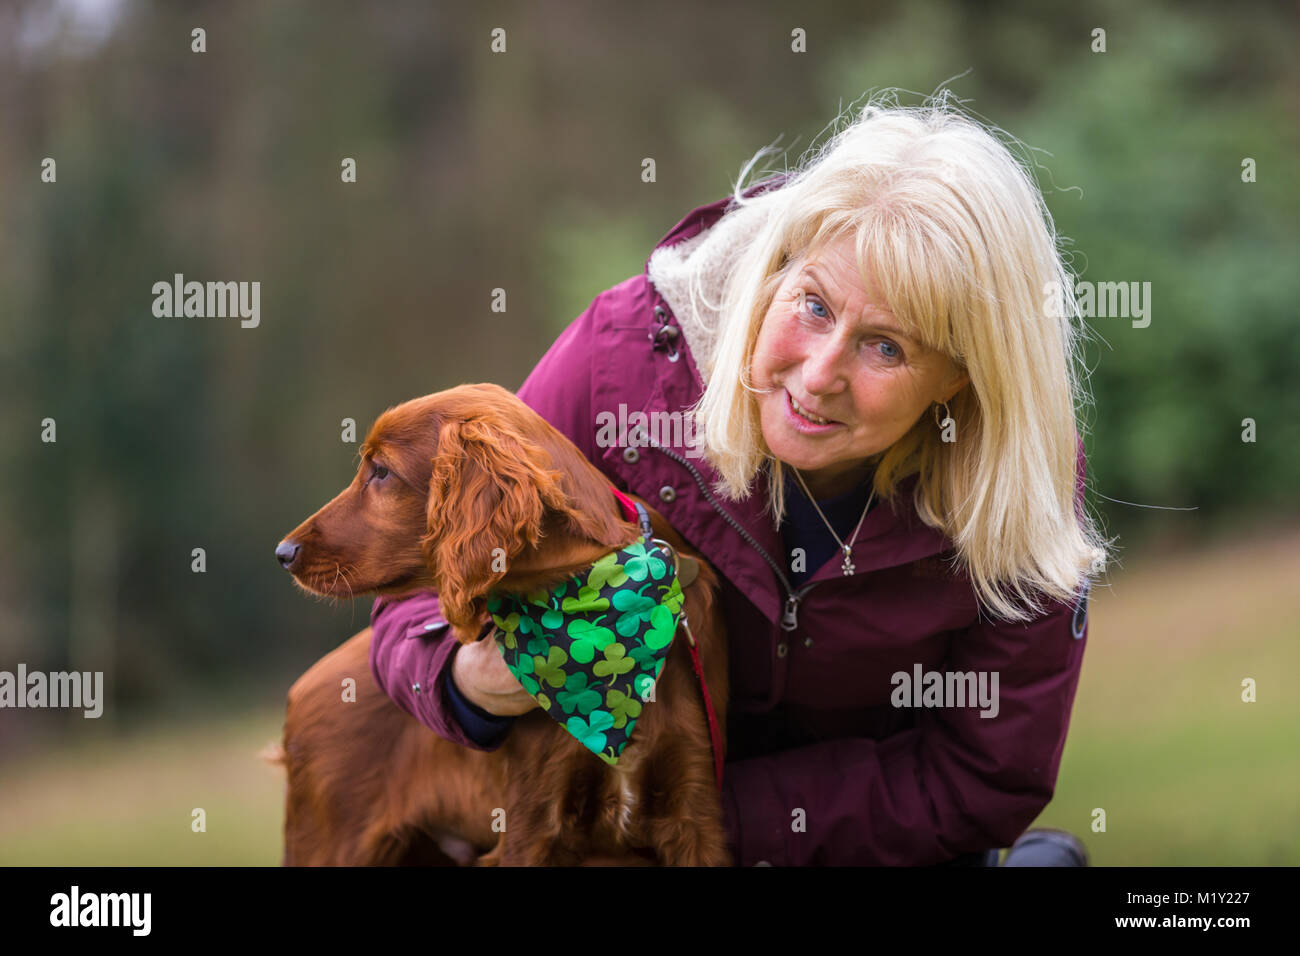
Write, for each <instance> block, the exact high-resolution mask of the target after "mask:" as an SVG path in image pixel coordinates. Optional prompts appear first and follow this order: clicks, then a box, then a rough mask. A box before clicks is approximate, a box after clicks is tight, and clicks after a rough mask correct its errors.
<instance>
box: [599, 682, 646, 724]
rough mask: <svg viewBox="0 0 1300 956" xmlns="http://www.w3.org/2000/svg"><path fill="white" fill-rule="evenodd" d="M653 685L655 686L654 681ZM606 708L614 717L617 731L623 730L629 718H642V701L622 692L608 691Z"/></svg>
mask: <svg viewBox="0 0 1300 956" xmlns="http://www.w3.org/2000/svg"><path fill="white" fill-rule="evenodd" d="M651 684H652V685H653V681H652V682H651ZM605 706H606V707H608V708H609V712H610V714H612V715H613V717H614V729H615V730H622V729H623V726H624V725H625V724H626V723H627V721H628V718H629V717H640V716H641V701H639V700H637V699H636V698H635V697H629V696H628V695H627V694H625V693H623V692H622V691H621V690H609V691H606V692H605Z"/></svg>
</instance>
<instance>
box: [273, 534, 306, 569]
mask: <svg viewBox="0 0 1300 956" xmlns="http://www.w3.org/2000/svg"><path fill="white" fill-rule="evenodd" d="M301 550H302V549H301V548H300V547H298V544H297V542H295V541H281V542H280V543H279V544H278V545H276V546H275V556H276V557H277V558H279V559H280V567H282V568H284V569H285V570H286V571H290V570H292V569H293V563H294V562H295V561H297V560H298V552H299V551H301Z"/></svg>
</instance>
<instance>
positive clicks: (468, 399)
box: [275, 385, 636, 630]
mask: <svg viewBox="0 0 1300 956" xmlns="http://www.w3.org/2000/svg"><path fill="white" fill-rule="evenodd" d="M635 537H636V529H635V528H634V527H633V526H632V525H630V524H629V523H628V522H626V521H625V520H624V519H623V516H622V514H621V512H620V510H619V509H618V507H617V504H616V502H615V499H614V497H613V496H612V495H611V494H610V491H609V483H608V481H606V480H605V478H604V477H603V476H602V475H601V474H600V472H599V471H598V470H597V469H596V468H595V467H594V466H592V465H591V464H590V463H589V462H588V461H587V460H586V459H585V458H583V456H582V454H581V453H580V452H579V451H578V449H577V448H575V447H574V445H573V443H572V442H570V441H569V440H568V439H567V438H565V437H564V436H563V435H561V434H560V433H559V432H558V431H556V430H555V429H554V428H553V427H552V426H551V425H550V424H549V423H547V422H546V421H545V420H544V419H543V418H542V417H541V416H540V415H538V414H537V413H536V412H534V411H533V410H532V409H530V408H529V407H528V406H527V405H525V404H524V403H523V402H522V401H520V400H519V399H518V398H517V397H516V396H515V395H513V394H512V393H510V392H509V391H507V390H506V389H503V388H501V387H499V386H496V385H462V386H460V387H458V388H453V389H448V390H447V391H444V392H437V393H435V394H433V395H426V396H425V397H423V398H417V399H413V400H412V401H409V402H406V403H405V404H402V405H398V406H396V407H395V408H390V409H388V410H387V411H386V412H384V414H382V415H381V416H380V417H379V419H378V420H377V421H376V422H375V424H374V426H373V427H372V428H371V429H370V433H369V434H368V435H367V436H366V440H365V442H364V443H363V444H362V446H361V464H360V466H359V467H358V469H357V474H356V476H355V477H354V478H353V479H352V483H351V484H350V485H348V487H347V488H345V489H344V490H343V491H342V492H341V493H340V494H339V495H338V496H336V497H335V498H334V500H332V501H331V502H329V503H328V504H327V505H325V507H323V508H321V509H320V510H319V511H317V512H316V513H315V514H314V515H312V516H311V517H310V518H308V519H307V520H306V521H304V522H303V523H302V524H301V525H299V526H298V527H297V528H295V529H294V530H293V531H292V532H290V533H289V534H288V535H286V536H285V538H284V540H282V541H281V542H280V544H279V545H278V546H277V547H276V549H275V553H276V557H277V558H278V559H279V561H280V564H281V565H282V566H283V567H284V568H285V569H286V570H288V571H289V572H290V573H291V574H292V575H293V576H294V580H295V581H296V582H297V583H298V584H299V585H300V586H302V587H303V588H305V589H306V590H308V591H311V592H313V593H316V594H322V595H328V596H356V595H359V594H364V593H378V594H393V593H404V592H408V591H414V590H419V589H423V588H437V590H438V592H439V597H440V598H441V604H442V610H443V614H444V616H445V617H446V618H447V620H448V622H450V623H451V624H452V625H453V626H455V627H457V628H459V629H463V630H468V629H471V628H472V627H473V626H474V624H475V622H476V621H477V620H479V618H480V617H481V615H482V613H483V602H484V600H485V598H486V596H487V592H488V591H489V590H490V589H492V588H493V587H496V586H498V585H501V586H509V587H518V588H519V589H520V590H523V589H527V588H531V587H535V586H537V585H538V584H540V583H542V582H543V581H545V580H546V579H547V578H548V577H549V578H558V577H559V576H562V575H563V574H564V573H568V572H569V571H570V569H571V568H576V567H581V566H582V565H583V563H584V562H585V563H587V564H589V563H591V561H592V560H594V559H595V557H598V556H599V554H600V553H603V552H604V551H608V550H610V549H611V548H617V547H620V546H622V545H624V544H627V543H628V542H629V541H631V540H633V539H635Z"/></svg>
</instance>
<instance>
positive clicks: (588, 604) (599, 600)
mask: <svg viewBox="0 0 1300 956" xmlns="http://www.w3.org/2000/svg"><path fill="white" fill-rule="evenodd" d="M562 607H563V609H564V613H565V614H586V613H587V612H588V611H607V610H609V598H607V597H601V596H600V590H599V589H598V588H593V587H592V586H591V585H589V584H588V585H584V586H583V587H580V588H579V589H578V596H577V597H566V598H565V599H564V602H563V604H562ZM562 618H563V615H561V619H562ZM542 623H543V624H545V625H546V626H547V627H549V628H551V629H552V630H554V629H555V628H557V627H559V624H558V623H556V624H547V623H546V621H545V620H543V621H542Z"/></svg>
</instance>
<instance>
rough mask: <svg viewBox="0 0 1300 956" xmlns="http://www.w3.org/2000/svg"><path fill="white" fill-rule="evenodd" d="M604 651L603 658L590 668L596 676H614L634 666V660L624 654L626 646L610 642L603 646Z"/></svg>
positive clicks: (624, 672)
mask: <svg viewBox="0 0 1300 956" xmlns="http://www.w3.org/2000/svg"><path fill="white" fill-rule="evenodd" d="M604 653H605V659H604V660H603V661H597V662H596V664H595V666H594V667H592V669H591V672H592V673H593V674H595V675H596V676H597V677H616V676H618V675H619V674H626V673H627V672H628V671H630V670H631V669H632V668H633V667H635V666H636V661H634V660H632V659H631V658H629V657H627V656H626V654H627V648H625V647H624V646H623V645H622V644H619V643H614V644H610V645H608V646H607V647H606V648H605V651H604Z"/></svg>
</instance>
